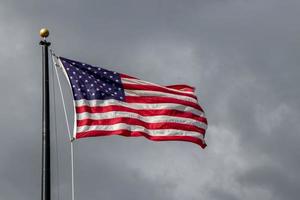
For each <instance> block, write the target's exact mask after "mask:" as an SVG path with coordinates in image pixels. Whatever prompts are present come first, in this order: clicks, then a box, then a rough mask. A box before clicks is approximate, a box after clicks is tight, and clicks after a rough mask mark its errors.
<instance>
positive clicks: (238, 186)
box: [0, 0, 300, 200]
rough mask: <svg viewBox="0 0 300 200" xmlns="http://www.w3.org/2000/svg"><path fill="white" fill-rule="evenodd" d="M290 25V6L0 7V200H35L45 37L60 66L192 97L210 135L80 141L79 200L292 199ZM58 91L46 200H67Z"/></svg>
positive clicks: (289, 1)
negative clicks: (75, 65)
mask: <svg viewBox="0 0 300 200" xmlns="http://www.w3.org/2000/svg"><path fill="white" fill-rule="evenodd" d="M299 18H300V1H299V0H284V1H282V0H198V1H197V0H185V1H179V0H160V1H157V0H151V1H143V0H119V1H117V0H101V1H100V0H99V1H97V0H94V1H92V0H85V1H79V0H73V1H71V0H64V1H59V0H51V1H50V0H49V1H41V0H40V1H38V0H27V1H17V0H1V1H0V27H1V28H0V38H1V39H0V45H1V47H0V60H1V73H0V81H1V84H0V90H1V95H2V98H1V100H0V101H1V104H0V106H1V115H0V127H1V131H0V132H1V139H0V199H7V200H8V199H25V200H32V199H40V175H41V47H40V46H39V44H38V43H39V40H40V38H39V35H38V32H39V29H40V28H42V27H44V26H46V27H48V28H49V29H50V37H49V40H50V41H51V42H52V46H51V47H52V48H53V49H54V50H55V51H56V53H57V54H58V55H61V56H65V57H68V58H70V59H75V60H80V61H83V62H86V63H89V64H94V65H99V66H103V67H106V68H107V69H111V70H116V71H119V72H122V73H126V74H130V75H133V76H137V77H139V78H141V79H144V80H148V81H151V82H155V83H159V84H179V83H185V84H190V85H193V86H195V87H196V88H197V95H198V96H199V100H200V103H201V105H202V106H203V107H204V109H205V111H206V113H207V117H208V122H209V128H208V131H207V143H208V147H207V148H206V149H205V150H202V149H201V148H200V147H199V146H197V145H195V144H192V143H186V142H151V141H148V140H146V139H144V138H124V137H120V136H112V137H97V138H88V139H82V140H79V141H77V142H76V143H75V184H76V199H77V200H79V199H101V200H117V199H123V200H140V199H143V200H169V199H170V200H171V199H172V200H182V199H184V200H199V199H210V200H236V199H243V200H252V199H263V200H268V199H272V200H281V199H286V200H297V199H299V196H300V173H299V169H300V136H299V134H300V123H299V119H300V89H299V85H300V68H299V64H300V56H299V55H300V20H299ZM63 85H64V86H65V87H64V89H65V94H66V99H67V101H68V110H69V111H70V112H69V117H70V119H71V117H72V112H71V111H72V109H71V104H70V103H71V96H70V91H68V90H67V87H66V82H65V80H63ZM54 86H55V88H56V90H55V91H56V104H57V122H58V124H57V134H58V137H57V139H55V137H54V136H55V133H54V132H53V133H52V170H53V171H52V183H53V193H52V197H53V199H70V194H71V193H70V187H71V186H70V162H69V161H70V154H69V143H68V137H67V132H66V127H65V124H64V118H63V112H62V106H61V101H60V97H59V96H58V94H59V93H58V90H57V83H55V85H54ZM52 92H53V91H52ZM52 97H53V93H52ZM51 102H52V105H53V98H52V101H51ZM52 110H54V108H53V107H52ZM53 113H54V112H53ZM53 116H54V115H53ZM53 116H52V122H53V121H54V117H53ZM52 130H55V129H54V126H52ZM56 141H57V145H56ZM56 147H57V148H56ZM58 175H59V176H58Z"/></svg>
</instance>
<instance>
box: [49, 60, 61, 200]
mask: <svg viewBox="0 0 300 200" xmlns="http://www.w3.org/2000/svg"><path fill="white" fill-rule="evenodd" d="M54 68H55V66H54V62H53V61H52V70H51V71H52V77H51V78H52V93H53V105H54V106H53V107H54V130H55V147H56V148H55V150H56V170H57V181H56V184H57V187H56V188H57V199H58V200H60V189H59V186H60V176H59V174H60V172H59V153H58V152H59V149H58V136H57V132H58V131H57V105H56V90H55V82H54Z"/></svg>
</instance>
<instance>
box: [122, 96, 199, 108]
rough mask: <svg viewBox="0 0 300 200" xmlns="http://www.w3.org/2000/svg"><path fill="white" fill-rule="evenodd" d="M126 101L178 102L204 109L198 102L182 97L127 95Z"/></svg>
mask: <svg viewBox="0 0 300 200" xmlns="http://www.w3.org/2000/svg"><path fill="white" fill-rule="evenodd" d="M125 101H126V102H127V103H176V104H181V105H185V106H190V107H193V108H195V109H197V110H200V111H201V112H203V109H202V108H201V106H200V105H198V104H196V103H193V102H189V101H184V100H180V99H175V98H171V97H157V96H147V97H141V96H126V97H125Z"/></svg>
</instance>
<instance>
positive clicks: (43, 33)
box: [40, 28, 49, 38]
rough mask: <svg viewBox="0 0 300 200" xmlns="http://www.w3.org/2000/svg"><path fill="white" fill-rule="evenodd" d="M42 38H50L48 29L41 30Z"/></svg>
mask: <svg viewBox="0 0 300 200" xmlns="http://www.w3.org/2000/svg"><path fill="white" fill-rule="evenodd" d="M40 36H41V37H42V38H46V37H48V36H49V30H48V29H46V28H42V29H41V30H40Z"/></svg>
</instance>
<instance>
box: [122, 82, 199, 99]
mask: <svg viewBox="0 0 300 200" xmlns="http://www.w3.org/2000/svg"><path fill="white" fill-rule="evenodd" d="M121 80H122V83H127V84H138V85H152V86H157V87H160V88H164V89H167V90H170V91H174V92H180V93H182V94H193V95H195V93H194V92H191V91H182V90H176V89H173V88H168V87H165V86H161V85H158V84H155V83H150V82H147V81H144V80H140V79H131V78H122V79H121Z"/></svg>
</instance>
